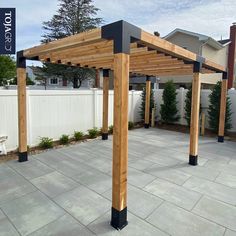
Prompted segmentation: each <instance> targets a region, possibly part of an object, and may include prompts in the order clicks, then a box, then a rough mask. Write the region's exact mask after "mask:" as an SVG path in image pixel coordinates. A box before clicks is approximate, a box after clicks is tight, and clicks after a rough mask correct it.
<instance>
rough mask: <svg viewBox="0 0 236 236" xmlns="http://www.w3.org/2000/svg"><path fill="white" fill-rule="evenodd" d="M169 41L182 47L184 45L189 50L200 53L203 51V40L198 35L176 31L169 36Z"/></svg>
mask: <svg viewBox="0 0 236 236" xmlns="http://www.w3.org/2000/svg"><path fill="white" fill-rule="evenodd" d="M168 41H170V42H171V43H174V44H176V45H178V46H180V47H184V48H186V49H187V50H189V51H191V52H194V53H196V54H199V52H200V51H201V42H200V41H199V40H198V38H197V37H194V36H190V35H187V34H183V33H180V32H178V33H176V34H174V35H173V36H172V37H170V38H168Z"/></svg>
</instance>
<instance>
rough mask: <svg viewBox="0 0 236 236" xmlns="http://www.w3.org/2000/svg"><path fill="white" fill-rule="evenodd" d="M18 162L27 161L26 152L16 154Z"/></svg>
mask: <svg viewBox="0 0 236 236" xmlns="http://www.w3.org/2000/svg"><path fill="white" fill-rule="evenodd" d="M18 161H19V162H25V161H28V153H27V152H19V153H18Z"/></svg>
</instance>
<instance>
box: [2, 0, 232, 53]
mask: <svg viewBox="0 0 236 236" xmlns="http://www.w3.org/2000/svg"><path fill="white" fill-rule="evenodd" d="M94 5H95V6H96V7H97V8H99V9H100V10H99V12H98V16H99V17H102V18H103V20H104V24H108V23H111V22H114V21H117V20H126V21H128V22H130V23H132V24H135V25H137V26H138V27H140V28H142V29H143V30H146V31H148V32H150V33H153V32H154V31H158V32H159V33H160V34H161V36H162V37H163V36H165V35H167V34H168V33H170V32H171V31H172V30H174V29H175V28H182V29H185V30H190V31H193V32H197V33H201V34H206V35H208V36H211V37H213V38H215V39H217V40H219V39H221V38H223V39H225V38H229V27H230V25H232V23H233V22H236V0H94ZM1 7H15V8H16V14H17V22H16V23H17V38H16V39H17V41H16V46H17V51H18V50H21V49H26V48H29V47H32V46H35V45H38V44H39V43H40V39H41V35H42V34H43V29H42V22H43V21H48V20H50V19H51V17H52V16H53V14H55V13H56V10H57V8H58V0H1V2H0V8H1Z"/></svg>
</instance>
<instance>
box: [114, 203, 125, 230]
mask: <svg viewBox="0 0 236 236" xmlns="http://www.w3.org/2000/svg"><path fill="white" fill-rule="evenodd" d="M127 224H128V221H127V207H126V208H124V209H123V210H122V211H118V210H116V209H115V208H113V207H112V208H111V226H112V227H114V228H115V229H117V230H121V229H123V228H124V227H125V226H126V225H127Z"/></svg>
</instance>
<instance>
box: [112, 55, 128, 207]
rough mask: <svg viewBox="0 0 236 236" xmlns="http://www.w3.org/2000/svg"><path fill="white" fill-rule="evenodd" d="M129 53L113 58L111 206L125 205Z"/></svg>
mask: <svg viewBox="0 0 236 236" xmlns="http://www.w3.org/2000/svg"><path fill="white" fill-rule="evenodd" d="M128 93H129V55H127V54H124V53H118V54H115V58H114V122H113V124H114V128H113V164H112V166H113V168H112V207H113V208H115V209H116V210H118V211H121V210H123V209H124V208H125V207H126V206H127V166H128Z"/></svg>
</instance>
